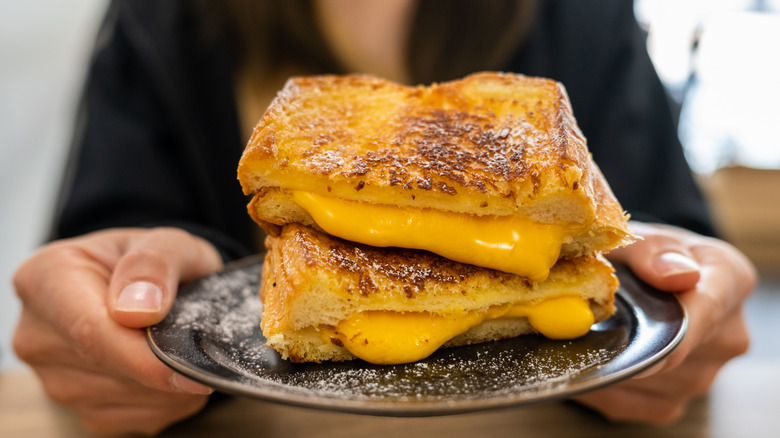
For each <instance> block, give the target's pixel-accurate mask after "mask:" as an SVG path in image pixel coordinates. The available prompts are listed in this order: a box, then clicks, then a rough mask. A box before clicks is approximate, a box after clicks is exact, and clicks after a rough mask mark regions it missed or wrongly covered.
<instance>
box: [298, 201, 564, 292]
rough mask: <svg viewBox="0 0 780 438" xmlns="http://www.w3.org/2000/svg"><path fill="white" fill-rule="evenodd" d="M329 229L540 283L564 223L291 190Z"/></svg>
mask: <svg viewBox="0 0 780 438" xmlns="http://www.w3.org/2000/svg"><path fill="white" fill-rule="evenodd" d="M293 198H294V200H295V202H296V203H297V204H298V205H299V206H300V207H301V208H303V209H304V210H306V211H307V212H308V213H309V214H310V215H311V216H312V218H313V219H314V222H316V223H317V225H319V226H320V228H322V229H323V230H325V231H326V232H327V233H329V234H332V235H334V236H337V237H341V238H342V239H346V240H351V241H353V242H359V243H363V244H366V245H372V246H379V247H387V246H395V247H400V248H412V249H422V250H426V251H430V252H433V253H436V254H438V255H440V256H442V257H445V258H448V259H450V260H454V261H457V262H461V263H468V264H472V265H476V266H482V267H486V268H491V269H496V270H499V271H504V272H509V273H512V274H517V275H521V276H523V277H528V278H530V279H531V280H533V281H543V280H544V279H545V278H547V276H548V275H549V273H550V267H552V265H554V264H555V262H556V261H557V260H558V256H559V255H560V252H561V245H562V244H563V239H564V237H565V235H566V227H565V226H563V225H557V224H540V223H537V222H534V221H532V220H530V219H527V218H522V217H516V216H476V215H469V214H460V213H452V212H446V211H438V210H433V209H415V208H399V207H395V206H390V205H381V204H365V203H360V202H354V201H344V200H340V199H335V198H330V197H326V196H321V195H317V194H314V193H310V192H301V191H294V192H293Z"/></svg>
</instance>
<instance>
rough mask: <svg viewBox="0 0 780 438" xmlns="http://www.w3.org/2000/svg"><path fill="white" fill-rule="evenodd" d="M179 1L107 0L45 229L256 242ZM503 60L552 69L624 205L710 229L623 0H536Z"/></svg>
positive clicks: (214, 43)
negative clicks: (178, 231)
mask: <svg viewBox="0 0 780 438" xmlns="http://www.w3.org/2000/svg"><path fill="white" fill-rule="evenodd" d="M188 4H191V3H190V2H186V1H183V2H179V1H165V2H159V1H152V0H135V1H114V2H113V3H112V4H111V6H110V8H109V10H108V13H107V16H106V19H105V22H104V25H103V27H102V29H101V32H100V34H99V37H98V41H97V45H96V49H95V53H94V55H93V58H92V63H91V67H90V70H89V74H88V79H87V83H86V87H85V91H84V97H83V102H82V107H81V111H80V115H79V119H78V126H77V133H76V137H75V141H74V147H73V152H72V154H71V159H70V163H69V166H68V171H67V174H66V175H67V176H66V180H65V182H64V184H63V193H62V196H61V198H60V205H59V208H58V212H57V216H56V219H55V226H54V231H53V236H52V237H53V238H61V237H69V236H75V235H79V234H83V233H86V232H89V231H93V230H98V229H103V228H110V227H124V226H154V225H171V226H177V227H180V228H184V229H187V230H189V231H191V232H193V233H195V234H198V235H200V236H202V237H205V238H206V239H208V240H210V241H211V242H212V243H214V244H215V246H216V247H217V248H218V249H219V250H220V251H221V252H222V254H223V257H224V258H225V259H226V260H227V259H233V258H237V257H240V256H243V255H248V254H250V253H252V252H254V251H256V248H255V247H254V244H255V242H256V240H257V239H256V238H254V237H253V236H254V233H255V230H256V226H255V225H254V224H253V223H251V220H250V219H249V216H248V214H247V213H246V203H247V201H248V199H246V198H245V197H244V196H243V195H242V193H241V189H240V186H239V184H238V182H237V180H236V168H237V165H238V160H239V158H240V155H241V152H242V151H243V148H244V146H245V142H246V140H247V139H244V138H241V134H240V126H239V119H238V114H237V109H236V102H235V97H234V83H233V79H234V71H233V66H234V64H233V62H232V57H231V51H230V47H228V45H227V44H226V43H225V42H224V41H222V40H219V39H211V40H204V39H203V38H200V37H199V32H198V29H199V27H198V16H197V14H196V13H195V12H194V11H193V10H192V8H191V7H189V6H188ZM538 15H539V16H538V19H537V20H536V22H535V24H534V27H533V28H532V29H531V31H530V34H529V36H528V38H527V41H526V42H525V43H524V45H523V47H522V48H521V50H519V51H518V53H516V54H515V56H513V58H512V60H511V62H510V63H509V65H507V66H506V69H505V70H506V71H512V72H517V73H523V74H528V75H534V76H543V77H549V78H553V79H556V80H558V81H560V82H562V83H563V84H564V85H565V87H566V89H567V91H568V93H569V96H570V99H571V102H572V107H573V109H574V114H575V117H576V118H577V120H578V123H579V126H580V128H581V130H582V131H583V133H584V134H585V136H586V137H587V139H588V147H589V148H590V150H591V152H592V153H593V156H594V159H595V161H596V162H597V163H598V165H599V166H600V167H601V169H602V171H603V173H604V174H605V176H606V178H607V180H608V182H609V183H610V185H611V187H612V189H613V191H614V192H615V194H616V196H617V197H618V199H619V200H620V202H621V203H622V205H623V207H624V208H625V209H626V210H627V211H628V212H629V213H630V214H631V215H632V216H633V218H635V219H639V220H645V221H656V222H666V223H670V224H674V225H679V226H682V227H685V228H689V229H692V230H694V231H697V232H700V233H704V234H711V233H712V228H711V224H710V220H709V216H708V213H707V210H706V207H705V204H704V202H703V200H702V197H701V195H700V193H699V192H698V190H697V188H696V186H695V184H694V182H693V179H692V176H691V173H690V170H689V169H688V167H687V165H686V162H685V160H684V157H683V153H682V148H681V146H680V143H679V141H678V139H677V134H676V127H675V123H674V121H673V118H672V115H671V111H670V108H669V105H668V101H667V98H666V95H665V93H664V90H663V87H662V86H661V84H660V82H659V80H658V78H657V76H656V74H655V72H654V70H653V67H652V64H651V63H650V60H649V58H648V55H647V52H646V50H645V45H644V44H645V41H644V35H643V34H642V32H641V30H640V29H639V28H638V26H637V24H636V21H635V19H634V15H633V2H630V1H625V0H611V1H606V0H605V1H601V2H599V4H598V5H594V4H593V3H592V2H581V1H577V0H574V1H552V0H547V1H543V2H540V3H539V10H538Z"/></svg>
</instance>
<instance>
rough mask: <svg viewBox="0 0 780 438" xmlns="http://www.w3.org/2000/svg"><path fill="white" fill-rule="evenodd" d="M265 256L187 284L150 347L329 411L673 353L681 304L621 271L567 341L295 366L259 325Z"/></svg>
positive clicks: (564, 378) (389, 405) (215, 379)
mask: <svg viewBox="0 0 780 438" xmlns="http://www.w3.org/2000/svg"><path fill="white" fill-rule="evenodd" d="M261 266H262V261H261V260H260V259H258V258H250V259H245V260H241V261H239V262H237V263H234V264H232V265H230V266H228V267H227V268H226V269H225V270H224V271H221V272H218V273H216V274H213V275H211V276H208V277H205V278H203V279H201V280H198V281H196V282H193V283H191V284H189V285H186V286H184V287H182V289H181V290H180V291H179V295H178V297H177V299H176V302H175V303H174V305H173V308H172V309H171V312H170V314H169V315H168V316H167V317H166V318H165V320H163V321H162V322H161V323H160V324H158V325H156V326H154V327H150V328H149V330H148V341H149V345H150V346H151V348H152V350H153V351H154V352H155V354H156V355H157V356H158V357H159V358H160V359H161V360H162V361H163V362H165V363H166V364H168V365H169V366H170V367H171V368H173V369H175V370H176V371H178V372H180V373H181V374H184V375H185V376H188V377H190V378H192V379H194V380H197V381H199V382H202V383H204V384H206V385H209V386H211V387H214V388H216V389H218V390H220V391H224V392H227V393H232V394H237V395H242V396H249V397H256V398H259V399H263V400H268V401H273V402H279V403H285V404H290V405H296V406H305V407H312V408H319V409H329V410H335V411H344V412H353V413H361V414H373V415H388V416H427V415H445V414H455V413H462V412H470V411H478V410H484V409H492V408H499V407H508V406H516V405H522V404H532V403H540V402H548V401H553V400H559V399H563V398H567V397H571V396H573V395H575V394H579V393H581V392H585V391H589V390H593V389H595V388H599V387H602V386H604V385H608V384H610V383H614V382H617V381H619V380H622V379H625V378H627V377H630V376H632V375H634V374H636V373H638V372H640V371H642V370H644V369H646V368H648V367H649V366H651V365H652V364H654V363H656V362H657V361H659V360H660V359H662V358H663V357H665V356H666V355H667V354H669V353H670V352H671V351H672V350H673V349H674V348H675V347H676V346H677V344H679V342H680V341H681V340H682V338H683V335H684V333H685V329H686V326H687V318H686V314H685V309H684V308H683V307H682V305H681V304H680V303H679V301H678V300H677V299H676V298H675V297H674V295H672V294H669V293H661V292H658V291H655V290H653V289H652V288H650V287H649V286H647V285H646V284H644V283H641V282H640V281H639V280H637V279H636V278H635V277H634V276H633V275H632V274H631V273H630V272H629V271H628V270H626V269H624V268H621V267H618V275H619V277H620V281H621V286H620V290H619V292H618V295H617V300H616V305H617V312H616V313H615V315H613V316H612V317H611V318H609V319H608V320H606V321H603V322H601V323H599V324H596V325H595V326H594V327H593V329H592V330H591V332H590V333H589V334H587V335H585V336H583V337H581V338H579V339H576V340H572V341H553V340H549V339H546V338H543V337H541V336H521V337H518V338H515V339H508V340H503V341H498V342H489V343H485V344H478V345H471V346H466V347H455V348H447V349H442V350H439V351H438V352H436V353H435V354H433V355H432V356H430V357H429V358H427V359H425V360H423V361H420V362H417V363H411V364H405V365H393V366H379V365H372V364H368V363H366V362H363V361H359V360H356V361H351V362H343V363H323V364H293V363H290V362H288V361H285V360H282V359H281V358H280V356H279V355H278V354H277V353H276V352H275V351H273V350H271V349H270V348H268V347H265V346H263V343H264V341H265V338H263V333H262V332H261V331H260V327H259V322H260V312H261V304H260V301H259V299H258V295H257V290H258V284H259V280H260V270H261Z"/></svg>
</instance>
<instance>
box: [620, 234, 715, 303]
mask: <svg viewBox="0 0 780 438" xmlns="http://www.w3.org/2000/svg"><path fill="white" fill-rule="evenodd" d="M631 228H632V231H634V232H635V233H636V234H637V235H638V236H640V237H641V239H640V240H637V241H636V242H634V243H632V244H630V245H628V246H626V247H623V248H618V249H615V250H613V251H612V252H610V253H609V258H610V259H611V260H612V261H615V262H618V263H622V264H625V265H628V266H629V267H630V268H631V270H632V271H633V272H634V273H635V274H636V275H637V276H638V277H639V278H640V279H642V281H644V282H646V283H648V284H650V285H651V286H653V287H655V288H657V289H660V290H664V291H669V292H680V291H684V290H688V289H691V288H693V287H695V286H696V283H697V282H698V281H699V278H700V275H701V266H700V264H699V263H698V262H697V261H696V259H695V258H694V256H693V254H691V251H690V250H689V248H688V244H687V242H686V239H687V238H688V236H687V235H686V234H685V233H684V232H682V231H681V230H677V229H674V228H671V227H662V226H657V225H649V224H643V223H638V222H632V223H631Z"/></svg>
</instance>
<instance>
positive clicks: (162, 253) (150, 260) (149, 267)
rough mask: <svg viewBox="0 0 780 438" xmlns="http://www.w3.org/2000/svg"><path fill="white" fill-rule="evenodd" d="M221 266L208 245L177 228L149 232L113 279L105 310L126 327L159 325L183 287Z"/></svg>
mask: <svg viewBox="0 0 780 438" xmlns="http://www.w3.org/2000/svg"><path fill="white" fill-rule="evenodd" d="M221 267H222V260H221V258H220V256H219V254H218V252H217V251H216V249H214V247H213V246H212V245H211V244H209V243H208V242H206V241H205V240H203V239H201V238H199V237H196V236H193V235H191V234H189V233H187V232H185V231H182V230H178V229H174V228H157V229H153V230H149V231H148V232H147V233H144V234H142V235H140V236H138V237H137V238H135V239H133V240H132V241H131V242H130V244H129V245H128V248H127V250H126V252H125V253H124V254H123V255H122V257H121V258H120V259H119V261H118V262H117V264H116V266H115V267H114V270H113V273H112V275H111V281H110V284H109V289H108V290H109V292H108V297H107V307H108V310H109V314H110V315H111V317H112V318H113V319H114V320H115V321H117V322H118V323H120V324H122V325H124V326H126V327H134V328H140V327H146V326H150V325H153V324H156V323H158V322H160V321H161V320H162V319H163V318H164V317H165V315H166V314H167V313H168V311H169V310H170V307H171V305H172V304H173V300H174V298H175V297H176V291H177V289H178V285H179V283H180V282H182V281H187V280H192V279H194V278H197V277H200V276H203V275H206V274H208V273H211V272H214V271H216V270H218V269H220V268H221Z"/></svg>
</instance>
